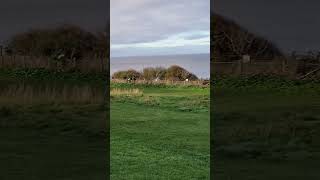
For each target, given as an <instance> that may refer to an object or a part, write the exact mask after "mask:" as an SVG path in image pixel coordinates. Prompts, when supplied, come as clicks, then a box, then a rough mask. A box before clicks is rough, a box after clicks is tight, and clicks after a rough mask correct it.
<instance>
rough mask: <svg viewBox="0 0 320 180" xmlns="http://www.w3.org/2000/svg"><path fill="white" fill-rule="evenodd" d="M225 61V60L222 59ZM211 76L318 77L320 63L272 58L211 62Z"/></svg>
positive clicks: (214, 60) (308, 60) (307, 60)
mask: <svg viewBox="0 0 320 180" xmlns="http://www.w3.org/2000/svg"><path fill="white" fill-rule="evenodd" d="M224 59H226V58H224ZM211 67H212V68H211V71H212V73H213V75H235V76H237V75H255V74H265V75H268V74H269V75H270V74H272V75H281V76H290V77H299V78H304V77H307V76H308V75H317V76H319V71H320V61H315V60H314V59H296V58H285V57H281V58H274V59H250V58H245V57H244V58H243V59H241V60H234V61H218V60H217V59H213V60H212V61H211Z"/></svg>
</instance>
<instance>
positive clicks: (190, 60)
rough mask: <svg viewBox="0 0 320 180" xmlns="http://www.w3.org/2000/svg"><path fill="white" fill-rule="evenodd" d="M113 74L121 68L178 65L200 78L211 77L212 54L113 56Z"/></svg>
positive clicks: (137, 68) (111, 68)
mask: <svg viewBox="0 0 320 180" xmlns="http://www.w3.org/2000/svg"><path fill="white" fill-rule="evenodd" d="M110 65H111V66H110V70H111V74H113V73H114V72H116V71H120V70H128V69H135V70H138V71H140V70H142V69H143V68H146V67H159V66H160V67H169V66H172V65H178V66H181V67H183V68H185V69H186V70H188V71H189V72H192V73H193V74H195V75H196V76H198V77H199V78H209V77H210V54H188V55H165V56H131V57H111V63H110Z"/></svg>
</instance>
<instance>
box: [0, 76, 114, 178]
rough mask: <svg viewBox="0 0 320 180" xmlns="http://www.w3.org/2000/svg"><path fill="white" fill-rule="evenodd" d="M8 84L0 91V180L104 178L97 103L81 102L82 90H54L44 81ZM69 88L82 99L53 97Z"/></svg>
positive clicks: (102, 125) (102, 113)
mask: <svg viewBox="0 0 320 180" xmlns="http://www.w3.org/2000/svg"><path fill="white" fill-rule="evenodd" d="M10 82H11V85H10V86H9V85H8V84H7V86H6V84H5V83H3V84H2V86H1V91H0V94H1V95H0V142H1V143H0V144H1V146H0V172H1V173H0V179H3V180H24V179H26V180H42V179H48V180H57V179H66V180H67V179H77V180H88V179H92V180H100V179H106V178H107V176H108V174H107V169H106V168H107V156H106V153H107V152H108V151H107V148H108V146H107V143H106V138H107V136H106V129H107V127H106V116H107V113H106V108H105V107H103V106H102V105H101V103H100V104H99V103H94V102H93V101H87V98H88V97H90V96H89V95H90V94H89V95H88V96H87V94H88V92H89V91H88V88H87V87H88V86H85V88H84V89H81V87H78V86H76V87H74V88H71V87H66V86H62V89H63V90H61V91H60V90H58V89H59V88H58V87H59V86H57V85H55V86H53V87H51V86H50V83H48V84H47V85H44V86H40V87H36V85H35V84H30V86H25V85H23V84H24V83H22V82H21V81H19V82H16V83H19V84H20V83H21V86H18V85H17V86H16V85H12V84H14V82H13V81H10ZM38 83H39V82H38ZM51 85H53V83H52V84H51ZM71 86H72V85H71ZM89 87H90V86H89ZM70 89H71V90H75V91H76V92H77V93H79V94H82V95H83V96H82V97H79V98H80V99H79V98H77V99H74V101H73V102H69V103H68V102H66V101H65V98H61V99H59V93H61V92H65V93H66V92H67V91H69V90H70ZM43 92H45V93H43ZM71 94H72V92H71ZM95 94H96V95H97V94H99V92H96V93H95ZM52 95H55V96H56V97H55V98H52V97H50V96H52ZM61 96H62V94H61ZM81 98H84V99H83V101H82V100H81ZM30 99H31V100H32V101H31V100H30ZM66 100H68V101H69V100H70V98H68V99H66ZM71 100H72V99H71ZM22 102H23V103H22ZM53 102H55V103H53Z"/></svg>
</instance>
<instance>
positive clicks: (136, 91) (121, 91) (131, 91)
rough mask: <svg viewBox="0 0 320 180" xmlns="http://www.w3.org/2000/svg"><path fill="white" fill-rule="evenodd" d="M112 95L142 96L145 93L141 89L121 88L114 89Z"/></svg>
mask: <svg viewBox="0 0 320 180" xmlns="http://www.w3.org/2000/svg"><path fill="white" fill-rule="evenodd" d="M110 95H111V96H113V97H115V96H142V95H143V91H142V90H140V89H119V88H114V89H111V91H110Z"/></svg>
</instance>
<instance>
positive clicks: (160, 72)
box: [112, 65, 198, 81]
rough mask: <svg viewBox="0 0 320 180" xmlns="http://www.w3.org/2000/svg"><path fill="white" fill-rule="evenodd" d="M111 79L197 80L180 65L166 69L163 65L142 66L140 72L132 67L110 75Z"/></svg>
mask: <svg viewBox="0 0 320 180" xmlns="http://www.w3.org/2000/svg"><path fill="white" fill-rule="evenodd" d="M112 79H120V80H121V79H122V80H128V79H133V80H148V81H153V80H154V81H158V80H174V81H185V80H188V81H189V80H190V81H194V80H198V77H197V76H196V75H194V74H193V73H191V72H189V71H187V70H186V69H184V68H182V67H180V66H177V65H173V66H170V67H169V68H167V69H166V68H163V67H156V68H153V67H148V68H144V69H143V70H142V72H138V71H136V70H133V69H129V70H127V71H118V72H115V73H114V74H113V75H112Z"/></svg>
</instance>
